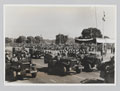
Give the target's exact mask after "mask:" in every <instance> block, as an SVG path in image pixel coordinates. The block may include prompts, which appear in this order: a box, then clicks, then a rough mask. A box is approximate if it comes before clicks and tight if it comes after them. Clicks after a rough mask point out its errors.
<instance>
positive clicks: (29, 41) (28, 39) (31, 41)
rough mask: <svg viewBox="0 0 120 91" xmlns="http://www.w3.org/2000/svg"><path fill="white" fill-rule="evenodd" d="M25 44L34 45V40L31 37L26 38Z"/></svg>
mask: <svg viewBox="0 0 120 91" xmlns="http://www.w3.org/2000/svg"><path fill="white" fill-rule="evenodd" d="M26 42H27V43H34V42H35V39H34V37H32V36H28V37H27V41H26Z"/></svg>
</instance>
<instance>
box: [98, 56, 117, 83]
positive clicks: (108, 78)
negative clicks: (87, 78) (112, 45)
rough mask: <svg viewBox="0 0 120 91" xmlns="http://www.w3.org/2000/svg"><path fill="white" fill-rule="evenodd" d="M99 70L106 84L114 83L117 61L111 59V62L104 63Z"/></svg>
mask: <svg viewBox="0 0 120 91" xmlns="http://www.w3.org/2000/svg"><path fill="white" fill-rule="evenodd" d="M98 69H99V70H100V77H101V78H103V79H104V82H105V83H114V80H115V78H114V77H115V59H114V56H113V57H111V59H110V60H109V61H106V62H102V63H101V64H100V65H99V66H98Z"/></svg>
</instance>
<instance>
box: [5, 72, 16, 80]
mask: <svg viewBox="0 0 120 91" xmlns="http://www.w3.org/2000/svg"><path fill="white" fill-rule="evenodd" d="M6 80H7V81H15V80H16V77H15V76H14V71H13V70H6Z"/></svg>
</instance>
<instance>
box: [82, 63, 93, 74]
mask: <svg viewBox="0 0 120 91" xmlns="http://www.w3.org/2000/svg"><path fill="white" fill-rule="evenodd" d="M84 70H85V71H87V72H90V71H92V67H91V65H90V64H86V65H85V66H84Z"/></svg>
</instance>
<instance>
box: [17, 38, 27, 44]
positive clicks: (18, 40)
mask: <svg viewBox="0 0 120 91" xmlns="http://www.w3.org/2000/svg"><path fill="white" fill-rule="evenodd" d="M26 40H27V38H26V37H25V36H19V37H18V38H17V39H16V42H17V43H25V42H26Z"/></svg>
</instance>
